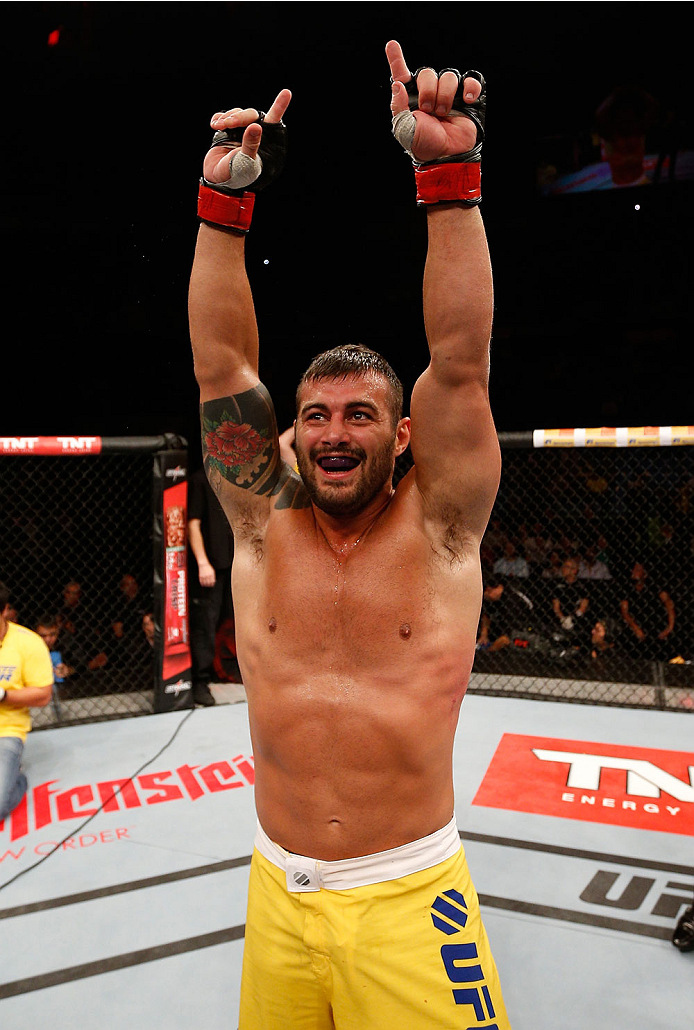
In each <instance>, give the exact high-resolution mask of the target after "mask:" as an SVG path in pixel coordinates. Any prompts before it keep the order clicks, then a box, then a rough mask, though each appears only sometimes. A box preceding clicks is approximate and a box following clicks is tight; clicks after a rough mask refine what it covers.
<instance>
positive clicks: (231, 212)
mask: <svg viewBox="0 0 694 1030" xmlns="http://www.w3.org/2000/svg"><path fill="white" fill-rule="evenodd" d="M254 204H255V193H246V192H244V193H241V194H239V195H238V196H234V195H232V194H230V193H220V192H219V190H215V189H211V188H210V187H209V186H206V185H205V184H204V182H201V183H200V189H199V191H198V218H201V219H202V221H203V222H210V223H211V224H212V225H219V226H221V228H223V229H231V230H233V231H234V232H240V233H247V232H248V230H249V229H250V227H251V218H252V216H253V205H254Z"/></svg>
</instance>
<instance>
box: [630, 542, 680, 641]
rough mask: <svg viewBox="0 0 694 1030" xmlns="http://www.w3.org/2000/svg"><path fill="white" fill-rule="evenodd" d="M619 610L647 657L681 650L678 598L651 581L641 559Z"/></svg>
mask: <svg viewBox="0 0 694 1030" xmlns="http://www.w3.org/2000/svg"><path fill="white" fill-rule="evenodd" d="M619 610H620V613H621V616H622V619H623V620H624V622H625V623H626V625H627V626H628V627H629V629H630V630H631V633H632V634H633V639H634V640H635V641H636V643H637V645H638V651H639V653H640V654H641V655H642V656H643V657H645V658H663V659H666V658H671V657H674V656H675V655H676V654H677V644H676V642H675V636H674V632H675V604H674V601H673V599H672V597H671V596H670V594H669V593H668V591H667V590H664V589H663V588H662V587H661V586H659V585H658V584H657V583H652V582H651V581H650V579H649V575H648V570H647V569H646V566H645V565H644V563H643V562H641V561H636V562H634V565H633V567H632V570H631V579H630V582H629V584H628V585H627V587H626V589H624V590H623V591H622V597H621V600H620V602H619Z"/></svg>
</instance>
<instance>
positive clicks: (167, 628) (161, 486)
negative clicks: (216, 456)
mask: <svg viewBox="0 0 694 1030" xmlns="http://www.w3.org/2000/svg"><path fill="white" fill-rule="evenodd" d="M154 466H155V467H154V494H155V496H154V583H155V605H154V617H155V623H156V627H157V645H156V646H157V653H156V670H155V698H154V710H155V711H156V712H170V711H173V710H175V709H179V708H191V707H192V705H193V694H192V680H191V675H192V668H191V655H190V639H189V624H188V572H187V534H186V527H187V510H188V482H187V477H188V469H187V454H186V452H185V451H176V450H170V451H160V452H159V453H158V454H156V455H155V457H154Z"/></svg>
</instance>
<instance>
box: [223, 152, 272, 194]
mask: <svg viewBox="0 0 694 1030" xmlns="http://www.w3.org/2000/svg"><path fill="white" fill-rule="evenodd" d="M262 170H263V162H262V160H261V158H260V157H258V155H257V154H256V156H255V157H254V158H253V157H248V155H247V154H244V153H243V152H242V151H240V150H237V151H236V153H235V154H234V155H233V156H232V157H231V158H230V159H229V178H228V179H227V180H226V182H224V183H222V184H221V185H223V186H229V187H231V189H233V190H241V189H243V187H244V186H250V185H251V183H252V182H255V180H256V179H257V178H258V177H259V175H260V173H261V172H262Z"/></svg>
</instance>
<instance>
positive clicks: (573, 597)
mask: <svg viewBox="0 0 694 1030" xmlns="http://www.w3.org/2000/svg"><path fill="white" fill-rule="evenodd" d="M588 605H589V599H588V593H587V590H586V587H585V583H581V582H579V579H578V561H577V560H576V559H575V558H567V559H566V560H565V561H564V562H563V564H562V567H561V579H558V580H557V581H556V583H555V584H554V591H553V597H552V611H553V613H554V617H555V620H556V621H557V622H558V623H559V625H560V627H561V629H562V630H563V631H564V633H566V634H567V635H568V637H569V639H570V640H571V641H572V642H574V643H576V644H580V642H581V640H580V638H581V635H582V634H581V632H580V629H581V625H582V623H581V620H582V618H583V616H584V615H585V613H586V611H587V609H588Z"/></svg>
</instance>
